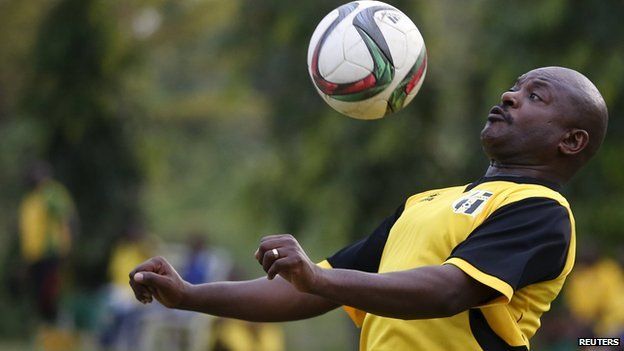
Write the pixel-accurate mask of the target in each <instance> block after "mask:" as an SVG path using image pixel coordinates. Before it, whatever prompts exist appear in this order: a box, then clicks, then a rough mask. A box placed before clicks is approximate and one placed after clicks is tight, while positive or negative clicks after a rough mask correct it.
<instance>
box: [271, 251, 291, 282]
mask: <svg viewBox="0 0 624 351" xmlns="http://www.w3.org/2000/svg"><path fill="white" fill-rule="evenodd" d="M288 260H289V259H288V258H286V257H284V258H280V259H277V260H275V261H274V262H273V264H272V265H271V267H270V268H269V270H268V271H267V278H268V279H269V280H273V278H275V276H276V275H278V274H279V273H280V272H284V270H286V269H287V268H288Z"/></svg>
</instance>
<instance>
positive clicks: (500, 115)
mask: <svg viewBox="0 0 624 351" xmlns="http://www.w3.org/2000/svg"><path fill="white" fill-rule="evenodd" d="M487 120H488V121H490V122H507V123H509V122H510V120H511V118H510V116H509V115H508V114H507V113H506V112H505V111H504V110H503V109H502V108H501V107H500V106H494V107H492V109H491V110H490V113H489V115H488V118H487Z"/></svg>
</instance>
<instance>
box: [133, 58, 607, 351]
mask: <svg viewBox="0 0 624 351" xmlns="http://www.w3.org/2000/svg"><path fill="white" fill-rule="evenodd" d="M606 126H607V109H606V106H605V103H604V100H603V99H602V96H601V95H600V93H599V92H598V90H597V89H596V87H595V86H594V85H593V84H592V83H591V82H590V81H589V80H588V79H587V78H586V77H584V76H583V75H581V74H580V73H578V72H576V71H573V70H570V69H566V68H561V67H546V68H539V69H536V70H533V71H530V72H529V73H527V74H525V75H522V76H521V77H520V78H519V79H518V80H517V82H516V84H515V85H514V86H513V87H512V88H511V89H510V90H509V91H507V92H505V93H504V94H503V95H502V97H501V103H500V104H499V105H497V106H494V107H493V108H492V109H491V111H490V113H489V116H488V118H487V122H486V124H485V127H484V129H483V131H482V132H481V141H482V145H483V148H484V150H485V153H486V154H487V156H488V157H489V159H490V160H491V163H490V166H489V168H488V169H487V171H486V173H485V176H484V177H483V178H482V179H480V180H478V181H476V182H474V183H472V184H469V185H467V186H459V187H451V188H446V189H438V190H433V191H428V192H424V193H421V194H417V195H414V196H412V197H410V198H409V199H408V200H407V201H406V202H405V203H404V204H403V205H401V206H400V207H399V209H398V210H397V211H396V213H395V214H394V215H393V216H391V217H389V218H387V219H386V220H385V221H384V222H383V223H382V224H381V225H380V226H379V227H378V228H377V229H376V230H375V231H374V232H373V233H372V234H371V235H370V236H369V237H367V238H365V239H362V240H361V241H359V242H356V243H354V244H352V245H350V246H348V247H346V248H344V249H342V250H340V251H339V252H337V253H336V254H334V255H333V256H331V257H329V258H328V259H327V260H326V261H323V262H322V263H320V264H319V265H315V264H314V263H312V262H311V261H310V259H309V258H308V257H307V255H306V254H305V252H304V251H303V249H302V248H301V247H300V246H299V244H298V243H297V241H296V240H295V239H294V238H293V237H292V236H290V235H272V236H268V237H265V238H262V239H261V243H260V247H259V248H258V250H257V252H256V259H257V260H258V262H259V263H260V264H261V265H262V266H263V268H264V270H265V271H266V272H267V275H268V279H263V278H261V279H257V280H252V281H244V282H222V283H213V284H205V285H190V284H188V283H185V282H184V281H182V280H181V279H180V278H179V276H178V274H177V273H176V272H175V270H173V268H172V267H171V266H170V265H169V264H168V263H167V262H166V261H165V260H164V259H163V258H153V259H150V260H148V261H146V262H145V263H143V264H141V265H139V266H138V267H137V268H136V269H135V270H133V271H132V272H131V273H130V284H131V286H132V288H133V289H134V292H135V295H136V297H137V299H139V300H141V301H143V302H150V301H152V297H155V298H156V299H157V300H158V301H160V302H161V303H162V304H164V305H165V306H168V307H172V308H180V309H187V310H193V311H200V312H205V313H209V314H214V315H219V316H224V317H232V318H239V319H246V320H251V321H288V320H295V319H302V318H309V317H313V316H316V315H319V314H322V313H325V312H327V311H329V310H332V309H334V308H336V307H338V306H349V307H345V309H346V310H347V312H349V314H350V316H351V317H352V319H354V321H355V322H356V323H357V324H359V325H361V326H362V333H361V338H360V349H361V350H391V349H392V350H481V349H483V350H527V349H528V348H529V339H530V338H531V337H532V336H533V335H534V333H535V331H536V330H537V328H538V327H539V318H540V316H541V314H542V313H544V312H545V311H547V310H548V309H549V307H550V303H551V301H552V300H553V299H554V298H555V297H556V296H557V294H558V293H559V291H560V290H561V287H562V285H563V282H564V280H565V277H566V276H567V274H568V273H569V272H570V270H571V268H572V265H573V261H574V249H575V239H574V219H573V217H572V213H571V211H570V209H569V205H568V203H567V201H566V200H565V199H564V198H563V197H562V196H561V195H560V194H559V193H558V192H557V189H558V188H559V187H560V186H561V185H562V184H563V183H565V182H566V181H568V180H569V179H570V178H571V177H572V176H573V175H574V173H576V171H577V170H579V169H580V168H581V167H582V166H583V165H584V164H585V163H586V162H587V161H588V160H589V159H590V158H591V157H592V156H593V155H594V154H595V152H596V151H597V149H598V148H599V146H600V144H601V143H602V140H603V139H604V135H605V132H606ZM330 268H333V269H330Z"/></svg>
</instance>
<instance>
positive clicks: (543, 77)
mask: <svg viewBox="0 0 624 351" xmlns="http://www.w3.org/2000/svg"><path fill="white" fill-rule="evenodd" d="M607 120H608V114H607V107H606V105H605V102H604V100H603V98H602V96H601V95H600V92H599V91H598V89H597V88H596V87H595V86H594V84H593V83H592V82H591V81H590V80H589V79H587V78H586V77H585V76H584V75H582V74H580V73H579V72H577V71H574V70H571V69H568V68H563V67H544V68H538V69H535V70H532V71H530V72H528V73H526V74H524V75H522V76H520V77H519V78H518V80H517V81H516V84H515V85H514V86H513V87H512V88H511V89H510V90H508V91H507V92H505V93H503V95H502V96H501V103H500V104H499V105H497V106H494V107H493V108H492V110H491V111H490V114H489V116H488V120H487V122H486V125H485V127H484V128H483V130H482V131H481V142H482V145H483V148H484V150H485V153H486V154H487V155H488V157H489V158H490V159H491V160H492V161H493V162H494V163H496V164H500V165H505V166H518V167H527V168H531V167H534V168H536V169H542V170H546V171H551V172H554V173H556V174H557V175H558V178H560V179H564V180H567V179H569V178H570V177H572V175H573V174H574V173H575V172H576V171H577V170H578V169H579V168H580V167H581V166H582V165H584V164H585V163H586V162H587V161H588V160H589V159H590V158H591V157H592V156H593V155H594V154H595V153H596V151H597V150H598V148H599V147H600V145H601V144H602V141H603V139H604V136H605V133H606V129H607Z"/></svg>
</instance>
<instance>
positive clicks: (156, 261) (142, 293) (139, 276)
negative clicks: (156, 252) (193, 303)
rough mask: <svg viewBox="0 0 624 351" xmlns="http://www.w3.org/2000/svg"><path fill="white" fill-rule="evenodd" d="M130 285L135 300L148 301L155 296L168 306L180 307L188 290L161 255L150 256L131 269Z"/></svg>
mask: <svg viewBox="0 0 624 351" xmlns="http://www.w3.org/2000/svg"><path fill="white" fill-rule="evenodd" d="M130 286H131V287H132V290H133V291H134V296H135V297H136V298H137V300H139V301H141V302H143V303H149V302H152V298H156V300H158V302H160V303H161V304H163V305H164V306H166V307H169V308H177V307H180V304H181V303H182V302H183V300H184V296H185V294H186V291H187V290H188V283H186V282H185V281H184V280H182V278H180V275H179V274H178V272H176V271H175V269H173V267H172V266H171V264H169V262H167V260H165V259H164V258H162V257H152V258H150V259H149V260H147V261H145V262H143V263H141V264H140V265H138V266H137V267H136V268H135V269H133V270H132V272H130Z"/></svg>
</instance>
